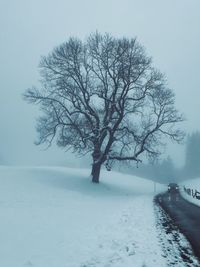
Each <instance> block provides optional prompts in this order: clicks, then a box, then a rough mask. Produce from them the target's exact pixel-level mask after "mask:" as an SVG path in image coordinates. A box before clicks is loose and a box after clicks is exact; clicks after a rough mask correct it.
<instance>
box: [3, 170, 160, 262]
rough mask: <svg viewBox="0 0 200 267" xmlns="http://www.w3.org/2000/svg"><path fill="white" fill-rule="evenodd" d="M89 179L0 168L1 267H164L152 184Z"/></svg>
mask: <svg viewBox="0 0 200 267" xmlns="http://www.w3.org/2000/svg"><path fill="white" fill-rule="evenodd" d="M89 173H90V171H89V170H86V169H81V170H80V169H79V170H77V169H76V170H74V169H69V168H68V169H67V168H56V167H55V168H46V167H43V168H42V167H40V168H39V167H36V168H21V167H20V168H19V167H18V168H14V167H13V168H8V167H0V214H1V219H0V237H1V238H0V266H2V267H30V266H31V267H84V266H85V267H90V266H91V267H92V266H93V267H103V266H104V267H105V266H107V267H109V266H112V267H122V266H126V267H129V266H130V267H132V266H134V267H142V266H146V267H155V266H159V267H162V266H165V259H164V258H163V257H162V256H161V254H162V252H161V248H160V246H159V241H158V237H157V233H156V227H155V218H154V211H153V201H152V200H153V183H152V182H151V181H147V180H144V179H141V178H137V177H132V176H128V175H124V174H119V173H115V172H102V175H101V183H100V184H99V185H96V184H92V183H91V182H90V179H89ZM157 190H158V191H159V190H162V188H161V187H159V186H157Z"/></svg>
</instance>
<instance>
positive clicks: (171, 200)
mask: <svg viewBox="0 0 200 267" xmlns="http://www.w3.org/2000/svg"><path fill="white" fill-rule="evenodd" d="M155 201H156V202H157V204H159V205H160V206H161V207H162V208H163V209H164V210H165V211H166V212H167V213H168V214H169V216H170V217H171V218H172V220H173V221H174V223H175V225H177V226H178V228H179V229H180V231H181V232H182V233H183V234H184V235H185V236H186V238H187V239H188V241H189V242H190V244H191V246H192V248H193V251H194V254H195V255H196V256H197V257H198V258H199V259H200V207H198V206H196V205H194V204H192V203H189V202H188V201H186V200H185V199H183V198H182V197H181V196H180V194H179V193H178V194H176V195H175V194H172V195H171V196H169V194H168V193H165V194H160V195H157V196H156V198H155Z"/></svg>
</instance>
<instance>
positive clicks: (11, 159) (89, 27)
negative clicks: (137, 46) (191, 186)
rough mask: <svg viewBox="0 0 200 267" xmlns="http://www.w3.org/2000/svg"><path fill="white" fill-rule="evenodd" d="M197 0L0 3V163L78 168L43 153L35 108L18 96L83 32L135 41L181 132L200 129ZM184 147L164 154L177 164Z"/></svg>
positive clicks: (56, 154)
mask: <svg viewBox="0 0 200 267" xmlns="http://www.w3.org/2000/svg"><path fill="white" fill-rule="evenodd" d="M199 10H200V2H199V1H198V0H192V1H186V0H177V1H173V0H169V1H167V2H162V1H159V0H153V1H147V0H146V1H140V2H138V1H134V0H131V1H130V0H125V1H114V0H102V1H92V0H86V1H84V2H83V1H73V2H72V1H68V0H65V1H64V0H60V1H49V0H48V1H47V0H43V1H39V0H35V1H25V0H19V1H14V2H13V1H10V0H7V1H6V0H1V1H0V28H1V29H0V36H1V43H0V46H1V49H0V58H1V64H0V73H1V79H0V125H1V128H0V129H1V131H0V148H1V149H0V161H1V162H0V164H1V163H2V164H9V165H68V166H85V165H88V164H89V160H88V158H87V159H86V160H85V159H80V158H78V157H76V156H75V155H72V154H71V153H70V152H66V151H64V150H60V149H59V148H57V147H56V146H55V145H53V146H52V147H51V148H50V149H48V150H46V149H45V147H39V146H35V145H34V141H35V140H36V139H37V133H36V130H35V124H36V118H37V117H38V115H39V114H40V112H39V110H38V108H37V107H34V106H31V105H28V104H27V103H25V102H24V101H23V99H22V94H23V93H24V91H25V90H26V89H27V88H30V87H32V86H33V85H34V86H39V84H40V83H39V79H40V76H39V72H38V64H39V61H40V58H41V56H42V55H47V54H48V53H49V52H51V51H52V49H53V48H54V47H55V46H57V45H59V44H60V43H62V42H64V41H66V39H67V38H68V37H69V36H76V37H79V38H81V39H84V38H85V37H87V36H88V35H89V34H90V33H91V32H95V31H96V30H98V31H99V32H102V33H104V32H109V33H111V34H113V35H115V36H118V37H121V36H126V37H135V36H137V38H138V40H139V41H140V42H141V43H142V44H143V45H144V46H145V48H146V50H147V53H148V54H149V55H150V56H152V58H153V62H154V65H155V66H156V67H157V68H158V69H160V70H161V71H162V72H164V73H165V74H166V77H167V80H168V85H169V87H170V88H172V89H173V91H174V92H175V94H176V106H177V108H178V109H179V110H180V111H181V112H182V113H184V114H185V117H186V121H185V122H184V123H182V124H181V125H180V127H181V128H182V129H183V130H185V132H186V134H188V133H192V132H194V131H196V130H200V118H199V114H200V106H199V97H200V93H199V84H200V75H199V62H200V53H199V47H200V31H199V25H200V16H199ZM184 150H185V147H184V145H182V146H181V145H175V144H169V145H168V146H167V148H166V152H165V155H164V157H167V156H168V155H169V156H171V158H172V159H173V161H174V162H175V164H176V165H177V166H182V165H184V160H185V153H184Z"/></svg>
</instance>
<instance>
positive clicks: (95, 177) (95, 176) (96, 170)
mask: <svg viewBox="0 0 200 267" xmlns="http://www.w3.org/2000/svg"><path fill="white" fill-rule="evenodd" d="M100 171H101V164H100V163H93V165H92V172H91V175H92V182H93V183H99V176H100Z"/></svg>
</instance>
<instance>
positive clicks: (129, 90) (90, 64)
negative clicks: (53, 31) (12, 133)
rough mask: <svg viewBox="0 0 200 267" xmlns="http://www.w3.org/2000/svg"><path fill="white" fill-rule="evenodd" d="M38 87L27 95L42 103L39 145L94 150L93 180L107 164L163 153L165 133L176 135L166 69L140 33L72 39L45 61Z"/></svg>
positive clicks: (175, 116)
mask: <svg viewBox="0 0 200 267" xmlns="http://www.w3.org/2000/svg"><path fill="white" fill-rule="evenodd" d="M40 71H41V72H40V73H41V78H42V79H41V87H40V88H34V87H33V88H31V89H28V90H27V91H26V92H25V94H24V97H25V99H26V100H27V101H29V102H31V103H35V104H38V105H39V106H40V108H41V110H42V116H41V117H40V118H39V119H38V122H37V131H38V133H39V138H38V142H37V143H38V144H42V143H47V144H49V145H51V143H52V141H53V140H54V139H56V141H57V144H58V145H59V146H61V147H64V148H67V149H71V150H72V151H73V152H75V153H78V154H82V155H84V154H87V153H91V155H92V159H93V165H92V166H93V167H92V181H93V182H99V173H100V169H101V166H102V164H106V166H107V168H108V169H110V165H111V164H112V163H113V162H115V161H126V160H134V161H136V162H139V161H140V160H141V159H140V156H141V155H142V154H144V153H146V155H147V156H148V157H156V156H158V155H159V154H160V148H161V146H162V145H163V136H168V137H169V138H171V139H172V140H175V141H177V142H179V141H180V140H182V138H183V134H182V132H181V131H180V130H179V129H177V128H176V124H177V123H178V122H181V121H182V120H183V116H182V115H181V114H179V113H178V111H177V110H176V108H175V103H174V102H175V97H174V93H173V92H172V90H171V89H169V88H168V87H167V84H166V79H165V77H164V75H163V74H162V73H161V72H160V71H158V70H156V69H155V68H154V67H153V64H152V59H151V58H150V57H148V56H147V55H146V52H145V49H144V48H143V46H142V45H141V44H140V43H139V42H138V41H137V39H136V38H134V39H128V38H115V37H113V36H111V35H109V34H104V35H102V34H99V33H94V34H91V35H90V36H89V38H87V39H86V40H85V41H81V40H79V39H77V38H69V40H68V41H66V42H65V43H63V44H61V45H59V46H58V47H56V48H55V49H53V51H52V52H51V53H50V54H49V55H47V56H45V57H42V59H41V62H40Z"/></svg>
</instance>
